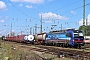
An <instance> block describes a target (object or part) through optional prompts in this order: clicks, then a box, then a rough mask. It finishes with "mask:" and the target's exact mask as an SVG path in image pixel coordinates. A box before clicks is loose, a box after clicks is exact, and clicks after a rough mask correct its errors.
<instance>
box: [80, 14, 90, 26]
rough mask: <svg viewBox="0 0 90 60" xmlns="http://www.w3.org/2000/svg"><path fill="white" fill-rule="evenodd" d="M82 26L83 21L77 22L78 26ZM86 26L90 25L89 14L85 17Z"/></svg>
mask: <svg viewBox="0 0 90 60" xmlns="http://www.w3.org/2000/svg"><path fill="white" fill-rule="evenodd" d="M81 25H83V19H81V20H80V21H79V26H81ZM85 25H86V19H85ZM87 25H90V14H89V15H88V17H87Z"/></svg>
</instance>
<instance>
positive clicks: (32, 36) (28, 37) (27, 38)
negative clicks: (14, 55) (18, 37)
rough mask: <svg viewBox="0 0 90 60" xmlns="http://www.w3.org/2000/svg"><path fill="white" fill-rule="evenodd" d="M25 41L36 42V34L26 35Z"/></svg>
mask: <svg viewBox="0 0 90 60" xmlns="http://www.w3.org/2000/svg"><path fill="white" fill-rule="evenodd" d="M24 41H25V42H26V43H32V44H34V41H35V37H34V35H26V36H25V37H24Z"/></svg>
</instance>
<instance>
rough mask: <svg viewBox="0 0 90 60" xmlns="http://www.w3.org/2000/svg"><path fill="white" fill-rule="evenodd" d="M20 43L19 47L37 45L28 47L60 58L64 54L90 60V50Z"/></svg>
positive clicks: (81, 59)
mask: <svg viewBox="0 0 90 60" xmlns="http://www.w3.org/2000/svg"><path fill="white" fill-rule="evenodd" d="M5 43H7V42H5ZM9 43H12V42H9ZM13 44H18V43H15V42H14V43H13ZM19 45H20V46H19V47H21V48H25V49H26V48H28V47H30V46H35V48H28V49H29V50H32V51H38V52H42V53H49V54H53V55H57V56H58V57H59V58H60V57H62V56H64V57H67V58H73V59H79V60H90V52H86V51H84V49H81V51H79V50H77V49H75V50H74V49H71V48H61V47H55V46H44V45H31V44H23V43H19ZM36 47H37V48H36ZM42 58H43V57H42Z"/></svg>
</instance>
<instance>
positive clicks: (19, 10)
mask: <svg viewBox="0 0 90 60" xmlns="http://www.w3.org/2000/svg"><path fill="white" fill-rule="evenodd" d="M8 2H9V3H11V4H12V6H13V7H15V8H16V9H17V10H18V11H20V12H21V13H22V14H24V15H25V16H27V17H29V18H31V17H30V16H29V15H27V14H26V13H24V12H23V11H21V10H20V9H19V8H17V7H16V6H15V5H14V4H13V3H12V2H11V1H9V0H8Z"/></svg>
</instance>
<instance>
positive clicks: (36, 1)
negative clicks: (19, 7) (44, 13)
mask: <svg viewBox="0 0 90 60" xmlns="http://www.w3.org/2000/svg"><path fill="white" fill-rule="evenodd" d="M11 1H12V2H29V3H33V4H35V3H37V4H38V3H42V2H44V0H11Z"/></svg>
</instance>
